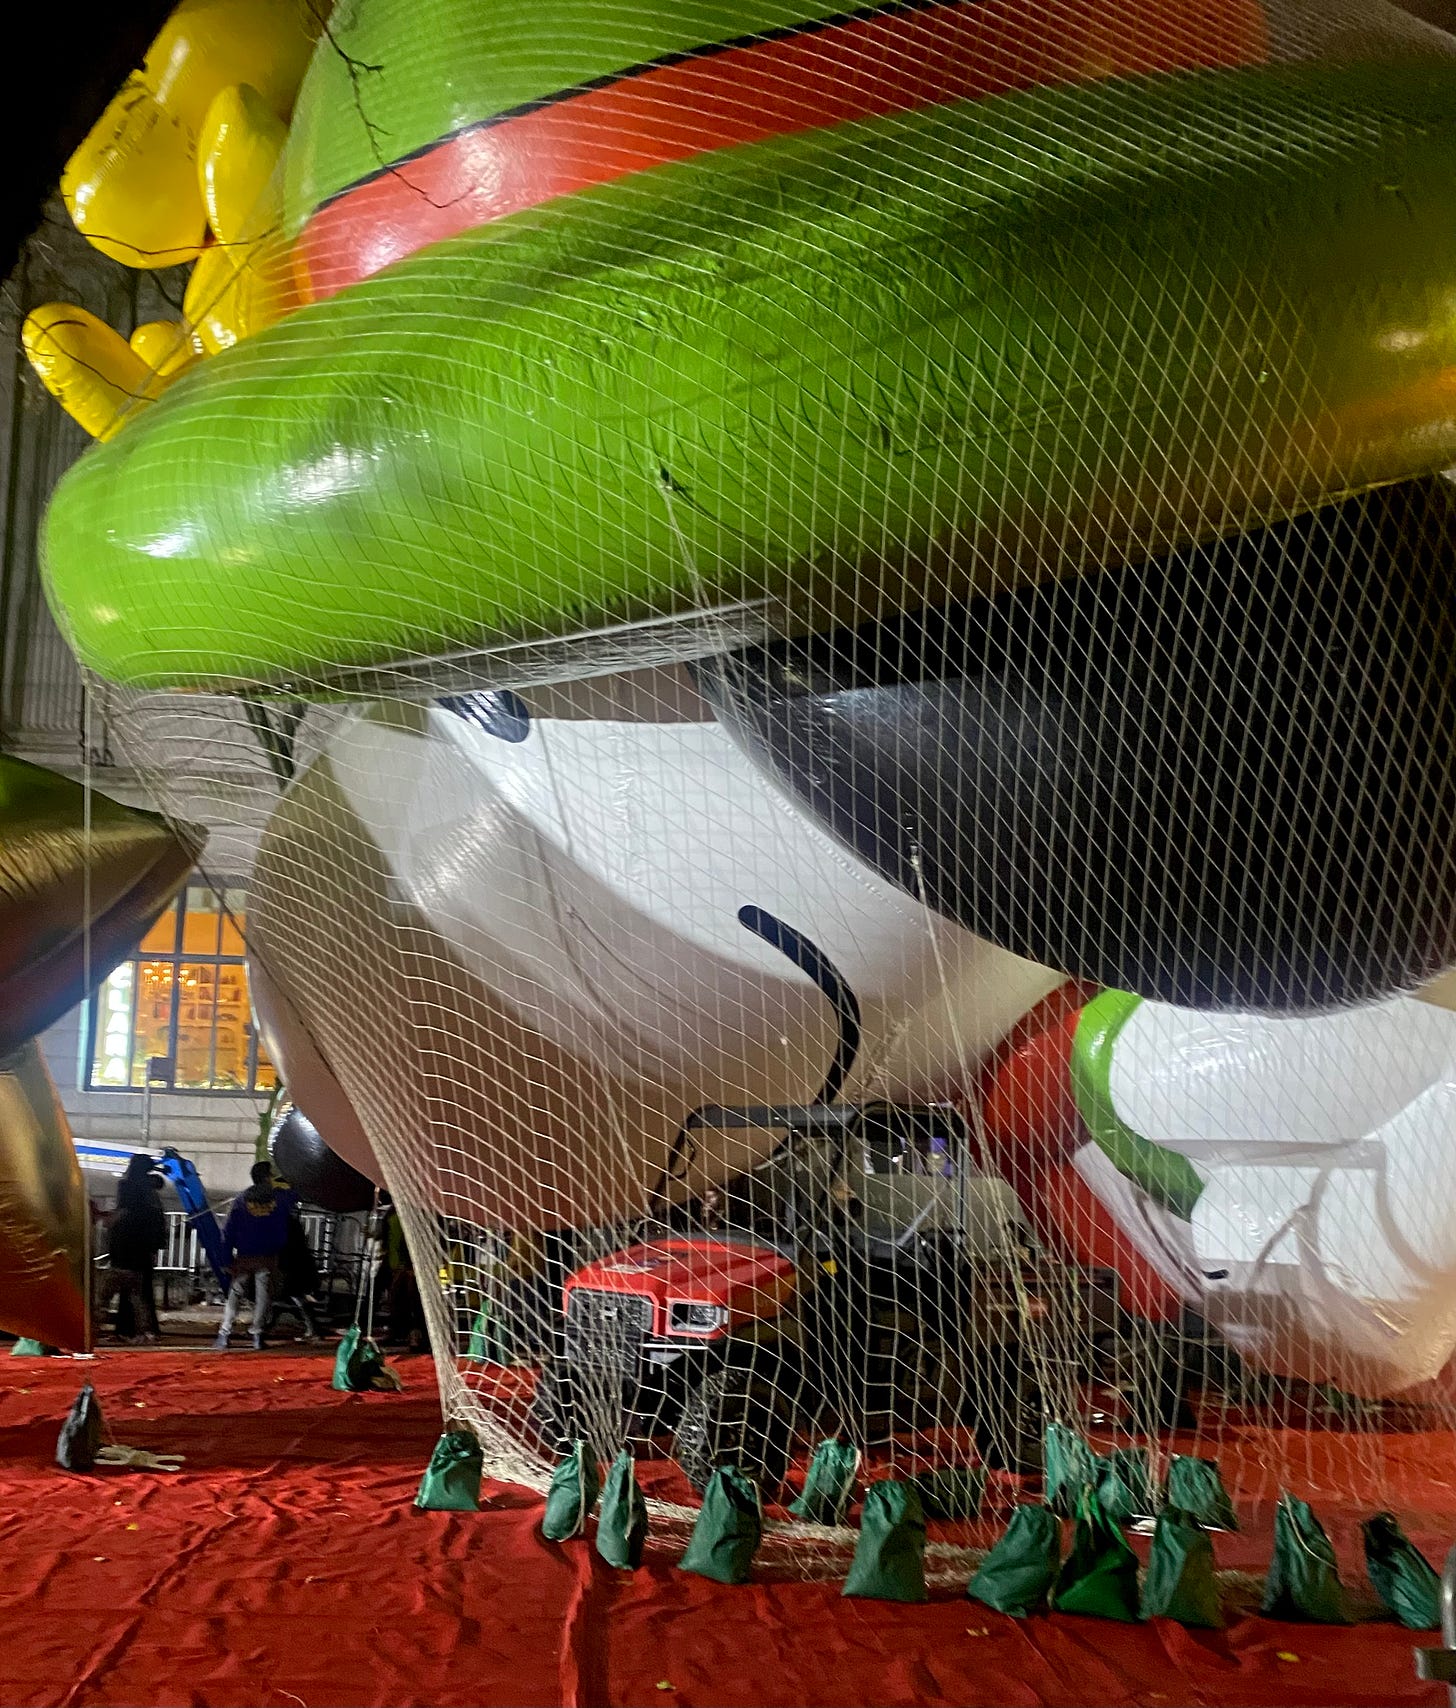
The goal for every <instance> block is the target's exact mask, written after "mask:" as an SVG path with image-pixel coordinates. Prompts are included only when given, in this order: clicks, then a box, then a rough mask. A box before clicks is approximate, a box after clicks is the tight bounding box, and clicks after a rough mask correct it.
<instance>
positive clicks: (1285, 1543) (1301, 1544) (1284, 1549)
mask: <svg viewBox="0 0 1456 1708" xmlns="http://www.w3.org/2000/svg"><path fill="white" fill-rule="evenodd" d="M1259 1611H1260V1612H1261V1613H1263V1614H1264V1615H1265V1617H1266V1618H1269V1619H1300V1620H1306V1621H1308V1622H1309V1623H1311V1624H1315V1625H1348V1624H1350V1623H1351V1618H1350V1610H1349V1607H1348V1605H1347V1604H1346V1601H1345V1589H1344V1585H1343V1584H1342V1583H1341V1582H1340V1573H1339V1568H1338V1567H1337V1566H1336V1564H1335V1550H1334V1549H1333V1548H1332V1547H1331V1546H1330V1539H1329V1537H1328V1536H1326V1535H1325V1532H1324V1526H1323V1525H1322V1524H1321V1523H1320V1521H1319V1520H1318V1519H1317V1518H1316V1517H1315V1515H1314V1513H1313V1512H1312V1511H1311V1509H1310V1507H1309V1505H1308V1504H1307V1503H1306V1502H1305V1501H1302V1500H1297V1499H1296V1498H1295V1497H1294V1496H1293V1495H1281V1496H1280V1497H1279V1505H1278V1507H1277V1508H1276V1509H1275V1512H1274V1556H1273V1558H1272V1559H1271V1560H1270V1562H1269V1575H1268V1577H1267V1578H1266V1579H1265V1580H1264V1600H1263V1603H1262V1604H1261V1606H1260V1609H1259Z"/></svg>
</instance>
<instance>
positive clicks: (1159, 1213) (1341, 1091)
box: [1070, 991, 1456, 1396]
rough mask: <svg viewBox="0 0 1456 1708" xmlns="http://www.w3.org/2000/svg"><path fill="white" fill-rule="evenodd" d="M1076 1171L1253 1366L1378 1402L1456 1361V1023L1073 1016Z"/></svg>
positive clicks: (1422, 1009) (1341, 1017)
mask: <svg viewBox="0 0 1456 1708" xmlns="http://www.w3.org/2000/svg"><path fill="white" fill-rule="evenodd" d="M1070 1068H1071V1076H1072V1083H1073V1086H1074V1089H1075V1092H1076V1097H1077V1102H1078V1106H1079V1108H1080V1110H1081V1113H1082V1115H1083V1118H1084V1120H1085V1122H1086V1126H1087V1131H1088V1133H1089V1134H1090V1135H1091V1142H1089V1143H1087V1144H1085V1145H1084V1146H1083V1147H1082V1148H1081V1149H1080V1150H1079V1151H1078V1152H1077V1153H1076V1156H1075V1158H1074V1162H1075V1166H1076V1167H1077V1170H1078V1172H1079V1173H1080V1174H1081V1175H1082V1176H1083V1178H1084V1179H1085V1180H1086V1181H1087V1184H1088V1185H1089V1186H1090V1187H1091V1188H1092V1190H1093V1192H1094V1193H1096V1195H1097V1197H1098V1198H1099V1199H1100V1200H1101V1201H1102V1203H1103V1204H1104V1205H1105V1206H1106V1207H1107V1208H1108V1209H1109V1210H1110V1211H1111V1212H1112V1214H1113V1216H1114V1217H1115V1218H1116V1220H1117V1222H1118V1224H1119V1226H1120V1227H1121V1229H1122V1231H1123V1233H1124V1235H1125V1236H1126V1237H1127V1239H1128V1240H1129V1241H1130V1242H1131V1243H1132V1244H1133V1245H1134V1247H1135V1248H1136V1249H1137V1250H1138V1251H1139V1252H1140V1253H1141V1254H1142V1255H1143V1256H1144V1257H1145V1258H1146V1259H1147V1260H1148V1261H1149V1262H1151V1263H1152V1264H1154V1265H1155V1266H1156V1267H1157V1268H1158V1269H1159V1270H1160V1272H1161V1273H1162V1274H1163V1275H1164V1276H1165V1278H1167V1279H1168V1281H1169V1282H1170V1284H1172V1285H1174V1286H1176V1287H1177V1288H1178V1289H1179V1291H1181V1292H1182V1294H1183V1296H1184V1297H1185V1299H1186V1300H1187V1301H1188V1302H1189V1303H1190V1304H1191V1305H1192V1306H1193V1307H1194V1308H1195V1309H1196V1310H1197V1311H1198V1313H1199V1314H1200V1315H1201V1316H1202V1317H1203V1318H1204V1320H1205V1321H1206V1322H1207V1323H1208V1324H1209V1325H1210V1326H1211V1327H1212V1328H1214V1329H1215V1330H1216V1331H1217V1332H1218V1333H1219V1334H1220V1335H1221V1336H1222V1337H1223V1338H1224V1339H1225V1340H1227V1341H1228V1343H1229V1344H1230V1345H1231V1346H1233V1347H1234V1348H1235V1350H1236V1351H1238V1352H1239V1353H1240V1354H1241V1355H1242V1356H1244V1357H1245V1358H1247V1359H1248V1360H1249V1361H1250V1362H1251V1363H1253V1364H1255V1365H1257V1366H1259V1367H1261V1368H1263V1369H1267V1370H1273V1371H1276V1372H1279V1373H1281V1374H1285V1375H1291V1376H1297V1377H1301V1378H1304V1379H1305V1380H1308V1381H1311V1382H1333V1383H1335V1385H1336V1386H1338V1387H1340V1388H1342V1389H1345V1390H1346V1391H1348V1392H1352V1393H1359V1394H1365V1395H1372V1396H1378V1395H1382V1394H1390V1393H1398V1392H1400V1391H1402V1390H1403V1389H1406V1388H1409V1387H1412V1386H1414V1385H1415V1384H1417V1383H1421V1382H1426V1381H1430V1380H1431V1379H1433V1378H1434V1377H1436V1376H1437V1375H1438V1374H1439V1373H1440V1371H1441V1370H1442V1369H1443V1368H1444V1367H1445V1365H1446V1364H1447V1362H1448V1361H1449V1359H1450V1358H1451V1355H1452V1353H1453V1351H1456V1310H1453V1309H1452V1304H1451V1300H1452V1290H1453V1287H1456V1149H1453V1147H1452V1144H1451V1134H1452V1128H1453V1122H1456V1016H1453V1015H1452V1014H1450V1013H1448V1012H1446V1011H1445V1010H1443V1009H1440V1008H1436V1007H1433V1006H1431V1005H1430V1004H1428V1003H1424V1002H1416V1001H1412V1000H1411V999H1410V998H1406V997H1397V998H1394V999H1393V1000H1390V1001H1387V1002H1383V1003H1377V1004H1373V1005H1371V1006H1368V1007H1364V1008H1353V1009H1348V1010H1345V1011H1343V1012H1341V1013H1338V1014H1322V1015H1314V1016H1308V1017H1306V1016H1279V1017H1276V1016H1271V1015H1258V1014H1248V1015H1232V1014H1227V1013H1202V1014H1200V1013H1195V1012H1191V1011H1189V1010H1187V1009H1180V1008H1174V1007H1172V1006H1170V1005H1168V1004H1166V1003H1157V1002H1142V1001H1139V1000H1138V999H1137V998H1136V997H1133V996H1130V995H1128V994H1126V993H1124V992H1119V991H1111V992H1106V993H1104V994H1103V995H1102V996H1100V997H1098V998H1096V999H1095V1000H1094V1001H1093V1002H1092V1003H1090V1004H1089V1005H1088V1007H1087V1008H1086V1009H1085V1010H1084V1011H1083V1013H1082V1016H1081V1020H1080V1022H1079V1024H1078V1027H1077V1033H1076V1039H1075V1042H1074V1046H1073V1051H1072V1056H1071V1062H1070Z"/></svg>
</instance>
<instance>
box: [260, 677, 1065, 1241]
mask: <svg viewBox="0 0 1456 1708" xmlns="http://www.w3.org/2000/svg"><path fill="white" fill-rule="evenodd" d="M482 699H483V701H484V700H498V699H499V697H497V696H488V697H482ZM745 908H757V909H762V910H765V911H766V912H767V913H768V914H770V915H772V916H773V917H774V918H776V919H778V920H780V921H782V922H783V923H784V924H786V925H788V926H791V927H792V928H793V929H794V930H795V931H797V932H799V933H801V934H802V935H803V936H805V937H807V938H808V939H809V940H811V942H812V943H813V944H814V945H815V947H816V948H817V949H818V950H819V951H821V952H822V954H823V955H825V956H827V957H828V959H829V960H830V961H831V962H832V963H833V965H834V966H835V968H837V970H838V972H839V973H840V974H841V975H842V976H843V977H844V979H846V980H847V981H848V983H849V985H850V986H851V987H852V989H853V990H854V992H855V993H856V995H857V997H858V999H859V1003H860V1006H861V1010H862V1022H863V1043H862V1047H861V1052H860V1057H859V1064H858V1066H857V1068H856V1070H855V1072H854V1075H853V1076H852V1078H851V1080H850V1082H849V1084H848V1086H847V1087H846V1093H847V1095H866V1096H884V1097H895V1096H907V1095H924V1094H927V1093H930V1092H932V1091H934V1090H936V1089H942V1090H944V1089H948V1088H949V1087H951V1086H952V1085H953V1084H954V1083H955V1082H957V1081H959V1080H961V1079H963V1078H964V1076H965V1074H966V1073H967V1071H969V1070H971V1069H973V1068H974V1067H975V1065H976V1063H977V1062H978V1061H979V1060H980V1059H981V1058H982V1057H983V1056H984V1054H985V1052H986V1051H987V1050H988V1049H989V1048H990V1047H991V1046H992V1045H994V1044H995V1043H996V1042H997V1041H998V1040H999V1039H1000V1038H1001V1037H1003V1036H1004V1034H1005V1033H1006V1032H1007V1030H1008V1029H1009V1028H1010V1027H1011V1026H1012V1025H1013V1024H1014V1023H1015V1021H1016V1020H1017V1019H1018V1018H1019V1017H1020V1016H1021V1015H1022V1014H1023V1013H1024V1012H1025V1011H1026V1010H1027V1009H1028V1008H1029V1007H1030V1006H1031V1005H1032V1004H1033V1003H1035V1002H1036V1001H1037V1000H1038V999H1039V998H1040V997H1041V996H1043V995H1044V994H1045V993H1046V992H1047V991H1049V990H1050V989H1052V988H1053V987H1054V986H1055V985H1056V984H1057V983H1059V982H1060V975H1059V974H1056V973H1054V972H1052V971H1050V970H1048V969H1046V968H1043V967H1038V966H1035V965H1033V964H1032V963H1029V962H1027V961H1024V960H1021V959H1019V958H1018V957H1016V956H1013V955H1010V954H1008V953H1006V952H1004V951H1002V950H999V949H996V948H994V947H992V946H990V945H988V944H986V943H984V942H982V941H981V940H979V939H977V938H975V937H973V936H971V935H970V934H969V933H967V932H965V931H964V930H962V929H961V928H959V927H957V926H954V925H951V924H948V923H947V922H945V921H943V920H939V919H937V918H935V917H934V916H932V915H931V914H930V913H928V912H927V911H926V910H925V909H923V908H921V907H920V906H919V905H918V904H917V903H916V902H914V901H913V900H911V899H910V898H908V897H906V896H905V895H903V894H902V893H900V892H898V891H897V890H895V889H893V888H892V887H891V886H890V885H888V884H886V883H883V882H882V881H881V880H880V879H879V878H877V877H876V876H874V875H873V874H872V873H870V872H869V871H868V870H867V869H866V868H864V867H863V866H861V865H860V864H859V863H858V862H857V861H856V860H855V859H854V858H853V857H852V856H851V855H849V854H847V853H846V852H845V851H844V850H843V849H842V848H841V847H840V846H839V845H838V844H837V843H835V842H834V841H832V840H831V839H830V838H829V837H828V836H826V835H824V834H823V833H822V832H820V831H819V830H818V829H817V828H815V827H814V826H813V825H812V824H810V823H809V822H808V821H807V820H806V819H805V818H804V817H803V816H802V815H801V814H800V813H799V811H798V810H797V809H796V808H795V807H794V806H793V805H792V804H791V803H790V802H789V801H788V800H787V799H786V798H785V797H784V796H783V795H782V794H780V793H779V792H778V790H777V789H776V788H775V787H774V786H773V784H772V783H770V782H769V781H768V780H766V779H765V778H764V777H762V776H761V775H760V774H759V773H758V772H757V771H756V770H755V769H754V768H753V767H752V765H751V764H750V762H749V761H748V760H747V759H745V758H744V757H743V756H742V755H741V754H740V753H739V751H738V750H737V748H736V747H735V746H734V745H733V743H732V741H731V740H730V739H729V737H728V736H727V735H726V734H725V733H724V732H723V731H722V730H721V729H720V728H719V727H718V726H717V725H716V724H715V723H713V722H710V721H695V720H693V719H692V718H685V717H683V716H682V715H681V712H680V710H679V709H678V708H676V707H675V706H673V705H671V704H670V703H668V702H666V701H665V702H664V711H663V714H662V716H661V717H660V719H658V720H654V719H653V718H652V717H651V716H650V715H642V714H641V711H640V708H639V710H638V714H637V715H634V716H625V717H621V718H610V717H608V718H598V717H585V718H561V719H557V718H540V717H532V716H530V715H529V713H528V712H527V711H526V709H525V708H524V707H523V706H519V704H518V703H517V708H516V710H514V711H509V712H508V714H506V715H501V713H500V708H499V706H498V705H497V706H494V707H492V708H491V709H490V710H489V711H488V714H481V715H478V716H477V715H473V713H472V707H471V703H470V702H466V703H464V704H463V705H462V706H461V707H460V709H459V710H447V709H433V710H427V709H424V708H420V707H411V706H408V705H403V704H398V703H391V704H390V705H388V706H384V705H381V706H378V707H375V708H372V709H370V710H368V711H365V712H363V713H361V714H360V715H357V716H355V717H353V718H351V719H350V720H349V721H347V722H346V723H344V724H343V725H342V726H341V727H340V729H339V730H338V731H337V733H336V734H335V735H334V737H333V738H332V740H331V741H330V742H329V744H328V745H327V747H326V749H325V751H324V753H323V755H322V756H321V757H320V758H319V759H318V761H317V762H316V763H315V764H313V765H312V766H311V767H310V768H309V769H308V770H307V771H306V772H305V773H304V774H303V775H302V776H301V777H300V778H299V779H298V781H297V782H296V783H295V784H294V785H293V786H292V787H291V788H290V790H289V792H288V794H287V795H286V796H285V798H284V799H283V801H282V802H281V803H280V805H279V807H278V809H277V810H276V812H275V813H274V815H273V818H272V820H271V822H270V825H269V827H268V830H267V832H266V833H265V836H264V838H263V843H262V847H261V850H260V853H259V857H258V861H257V865H256V868H255V872H254V877H253V884H252V889H251V895H250V943H249V948H250V953H251V954H252V955H253V957H254V959H255V961H256V962H257V964H258V966H259V968H260V971H261V978H260V979H259V983H258V987H257V989H258V1006H259V1009H260V1017H261V1019H262V1022H263V1027H264V1033H265V1036H266V1037H267V1038H268V1040H269V1043H270V1047H272V1048H275V1049H276V1050H277V1052H278V1058H279V1060H280V1061H281V1062H282V1063H283V1064H284V1072H285V1075H286V1076H287V1077H288V1079H289V1083H290V1087H291V1090H292V1091H293V1094H294V1096H295V1097H296V1099H297V1101H298V1103H299V1105H300V1107H302V1108H303V1109H304V1110H305V1111H306V1112H307V1113H309V1115H310V1117H311V1118H312V1119H313V1120H314V1121H315V1122H316V1124H317V1125H319V1127H320V1130H321V1131H322V1132H323V1133H324V1135H325V1137H326V1138H328V1139H329V1141H330V1143H332V1144H334V1145H335V1147H336V1148H338V1149H340V1150H341V1152H342V1154H344V1155H345V1157H346V1158H347V1160H349V1161H350V1162H352V1163H354V1165H355V1166H356V1167H361V1168H368V1167H369V1162H368V1159H366V1157H365V1155H364V1146H372V1148H373V1150H374V1151H375V1152H376V1153H377V1154H378V1157H379V1159H380V1161H381V1162H382V1163H383V1169H384V1173H385V1175H386V1176H387V1177H388V1178H389V1179H390V1181H391V1184H396V1185H398V1184H400V1183H403V1182H408V1183H409V1190H410V1195H411V1196H414V1197H415V1198H416V1199H417V1201H419V1202H422V1203H427V1204H430V1205H431V1206H433V1207H434V1208H436V1209H438V1210H440V1211H442V1212H443V1213H445V1214H448V1215H458V1216H460V1217H462V1218H464V1219H468V1220H470V1221H472V1222H474V1223H477V1224H479V1225H485V1226H504V1227H510V1228H550V1227H554V1226H561V1225H568V1226H578V1227H580V1226H590V1225H598V1224H600V1223H602V1222H604V1221H606V1220H609V1219H611V1218H613V1217H616V1216H620V1215H623V1214H630V1213H634V1212H636V1211H638V1210H640V1209H641V1207H642V1206H643V1204H644V1202H645V1200H646V1197H647V1195H648V1194H649V1193H650V1191H651V1190H652V1189H653V1186H654V1184H655V1183H656V1182H657V1181H658V1180H659V1178H660V1177H661V1175H662V1173H663V1171H664V1170H665V1169H666V1168H667V1167H668V1165H669V1161H670V1158H671V1152H672V1147H673V1142H674V1140H675V1138H676V1137H677V1135H678V1132H679V1129H680V1127H681V1124H682V1121H683V1119H684V1117H685V1116H686V1115H687V1114H688V1113H689V1111H691V1110H692V1109H693V1108H695V1107H697V1106H699V1105H701V1104H705V1103H724V1104H753V1103H782V1102H794V1101H805V1100H808V1099H810V1098H812V1097H813V1096H814V1095H815V1093H816V1091H817V1090H818V1088H819V1086H820V1084H821V1083H822V1081H823V1079H824V1076H825V1072H826V1069H827V1067H828V1065H829V1062H830V1061H831V1059H832V1057H833V1055H834V1052H835V1047H836V1043H837V1037H838V1031H837V1022H836V1018H835V1014H834V1011H833V1009H832V1007H831V1005H830V1004H829V1002H828V1001H827V1000H826V998H825V996H824V995H823V993H822V992H821V991H820V990H819V989H817V988H816V987H815V985H814V984H813V983H812V982H811V981H810V979H809V978H808V977H807V976H806V975H805V974H804V973H803V972H802V971H800V970H799V968H798V967H796V966H795V965H793V964H792V963H791V962H790V961H789V960H788V959H787V958H786V957H785V956H784V954H783V953H781V952H780V951H779V950H778V949H776V948H774V947H772V946H771V945H770V944H769V943H768V942H765V941H764V940H763V939H762V938H761V937H759V936H757V935H755V934H754V933H753V932H752V931H750V930H749V929H747V928H746V927H745V925H744V924H743V923H742V921H741V919H740V913H741V911H742V910H743V909H745ZM330 1082H332V1083H330ZM335 1088H337V1089H335ZM339 1091H341V1092H342V1094H343V1098H344V1101H345V1102H346V1103H347V1105H349V1106H350V1107H352V1109H353V1110H355V1111H357V1114H358V1118H359V1125H358V1129H357V1132H355V1131H352V1130H350V1129H349V1127H348V1123H347V1121H346V1120H345V1119H344V1117H343V1116H342V1115H341V1114H338V1112H337V1105H338V1092H339ZM316 1104H318V1105H320V1107H319V1108H317V1109H315V1105H316ZM331 1110H332V1111H333V1112H334V1118H332V1119H331V1114H330V1112H331ZM341 1135H342V1140H341ZM777 1136H778V1135H777V1134H773V1133H768V1132H763V1131H757V1132H755V1131H751V1130H749V1131H742V1132H731V1133H714V1134H698V1135H696V1137H695V1141H694V1145H689V1146H687V1147H686V1148H685V1151H684V1153H683V1155H682V1157H681V1161H682V1164H683V1166H682V1169H681V1178H680V1180H678V1182H677V1184H676V1185H675V1186H674V1188H673V1191H674V1195H675V1196H678V1197H682V1196H687V1195H692V1194H696V1193H699V1192H701V1191H702V1190H704V1189H705V1188H706V1187H708V1186H710V1185H716V1184H718V1183H721V1182H722V1181H723V1180H724V1179H725V1178H727V1177H728V1176H730V1175H732V1174H734V1173H737V1172H739V1171H740V1170H742V1169H744V1168H747V1167H749V1166H751V1165H752V1164H753V1163H755V1162H757V1161H759V1160H761V1159H762V1157H763V1156H764V1155H765V1154H766V1153H767V1151H768V1150H769V1149H770V1148H771V1147H772V1145H773V1144H774V1143H775V1142H776V1139H777ZM361 1139H362V1140H363V1145H361V1143H360V1140H361ZM371 1172H377V1171H376V1170H371Z"/></svg>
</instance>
